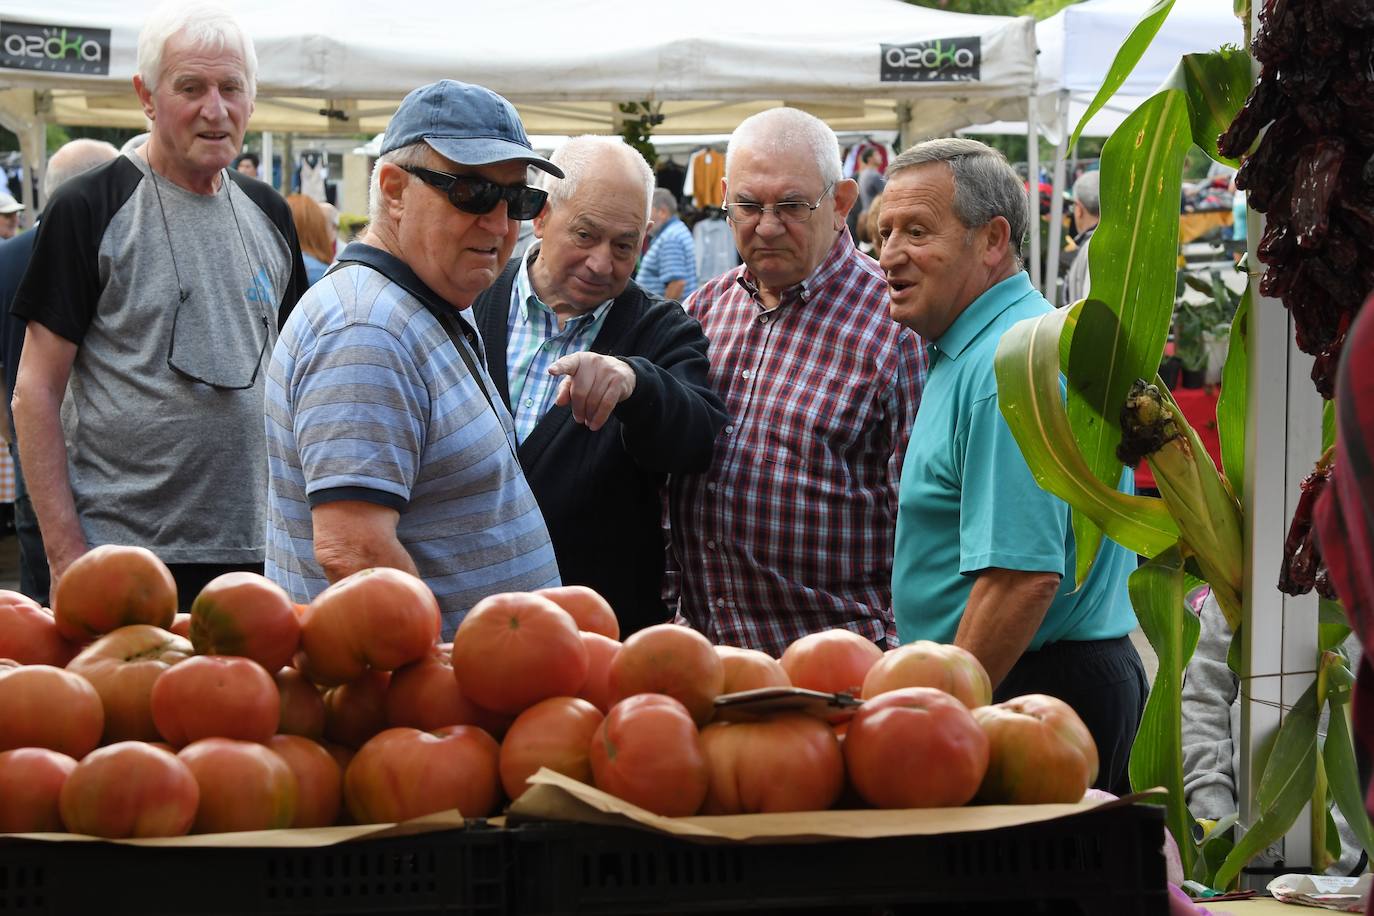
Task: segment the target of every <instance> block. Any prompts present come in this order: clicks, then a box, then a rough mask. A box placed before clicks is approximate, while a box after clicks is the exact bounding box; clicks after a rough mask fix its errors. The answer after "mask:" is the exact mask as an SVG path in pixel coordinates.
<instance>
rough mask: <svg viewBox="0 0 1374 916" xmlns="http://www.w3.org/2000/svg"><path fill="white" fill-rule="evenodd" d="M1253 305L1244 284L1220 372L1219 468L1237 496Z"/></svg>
mask: <svg viewBox="0 0 1374 916" xmlns="http://www.w3.org/2000/svg"><path fill="white" fill-rule="evenodd" d="M1253 302H1254V296H1253V295H1252V293H1251V289H1250V284H1248V283H1247V284H1246V286H1245V295H1244V296H1242V297H1241V299H1240V307H1239V308H1238V309H1236V315H1235V317H1234V318H1232V319H1231V343H1230V347H1229V349H1227V351H1226V366H1225V367H1224V368H1223V369H1222V370H1221V397H1220V398H1219V399H1218V400H1217V433H1218V436H1219V437H1220V439H1221V469H1222V472H1223V473H1224V474H1225V475H1226V480H1227V482H1229V483H1230V484H1231V491H1232V492H1233V493H1236V494H1237V495H1239V494H1241V493H1244V492H1245V400H1246V396H1247V390H1248V388H1249V383H1250V333H1249V327H1248V325H1249V322H1250V310H1251V308H1252V307H1253ZM1328 403H1329V402H1328Z"/></svg>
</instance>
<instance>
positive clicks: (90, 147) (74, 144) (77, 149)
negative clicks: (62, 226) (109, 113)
mask: <svg viewBox="0 0 1374 916" xmlns="http://www.w3.org/2000/svg"><path fill="white" fill-rule="evenodd" d="M118 155H119V150H117V149H115V148H114V145H113V144H110V143H106V142H105V141H104V140H89V139H86V138H82V139H79V140H72V141H71V142H69V143H64V144H62V146H61V148H60V149H58V151H57V152H55V153H53V154H52V158H51V159H49V160H48V169H47V171H45V172H44V173H43V198H44V200H51V199H52V195H53V192H54V191H56V190H57V189H58V188H60V187H62V185H64V184H66V183H67V182H68V181H70V180H71V179H73V178H75V177H76V176H77V175H80V174H81V173H82V172H89V171H90V170H91V169H93V168H95V167H96V166H97V165H103V164H105V163H106V162H109V161H110V160H111V159H113V158H115V157H116V156H118Z"/></svg>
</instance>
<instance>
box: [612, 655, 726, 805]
mask: <svg viewBox="0 0 1374 916" xmlns="http://www.w3.org/2000/svg"><path fill="white" fill-rule="evenodd" d="M640 632H641V633H642V632H645V631H643V630H641V631H640ZM630 638H631V639H633V638H634V637H633V636H632V637H630ZM626 645H627V646H628V645H629V642H628V641H627V642H626ZM590 756H591V760H592V778H593V780H594V782H595V784H596V787H597V788H598V789H601V790H602V791H605V792H609V793H611V794H612V795H614V796H616V797H617V798H623V799H624V800H625V801H627V802H630V803H631V804H633V805H638V806H639V807H641V808H643V809H645V810H646V811H652V812H653V813H654V814H662V815H664V816H666V817H687V816H689V815H693V814H696V813H697V811H699V810H700V809H701V805H702V802H704V801H705V800H706V789H707V784H708V781H709V774H708V771H707V766H706V756H705V754H703V753H702V749H701V736H700V735H699V734H698V733H697V726H696V723H695V722H693V721H692V715H691V713H689V712H688V711H687V707H685V706H683V705H682V703H680V702H679V701H677V700H675V699H674V698H672V697H670V696H666V695H664V694H661V693H642V694H638V695H636V696H632V697H630V698H628V699H625V700H621V701H620V702H619V703H617V704H615V705H614V706H612V707H611V711H610V712H609V713H607V715H606V718H605V720H604V721H603V722H602V723H601V725H599V726H598V727H597V729H596V734H595V735H594V736H593V737H592V743H591V748H590Z"/></svg>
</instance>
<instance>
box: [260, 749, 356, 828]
mask: <svg viewBox="0 0 1374 916" xmlns="http://www.w3.org/2000/svg"><path fill="white" fill-rule="evenodd" d="M266 744H267V747H268V748H269V749H270V750H271V751H272V752H273V753H275V754H276V755H277V756H278V757H280V758H281V759H282V760H284V761H286V765H287V766H289V767H290V768H291V772H292V773H294V774H295V776H296V816H295V817H294V818H293V819H292V821H291V826H292V827H328V826H330V825H331V824H334V823H336V822H337V821H338V820H339V810H340V808H342V807H343V769H342V768H341V767H340V766H339V763H338V761H337V760H335V759H334V756H333V755H332V754H330V753H329V751H327V750H325V749H324V747H323V746H322V745H320V744H318V743H317V742H314V741H311V740H310V739H309V738H302V737H301V736H300V735H273V736H272V737H271V738H268V739H267V742H266Z"/></svg>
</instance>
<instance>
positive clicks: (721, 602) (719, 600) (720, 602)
mask: <svg viewBox="0 0 1374 916" xmlns="http://www.w3.org/2000/svg"><path fill="white" fill-rule="evenodd" d="M716 607H725V599H724V598H717V599H716Z"/></svg>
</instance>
